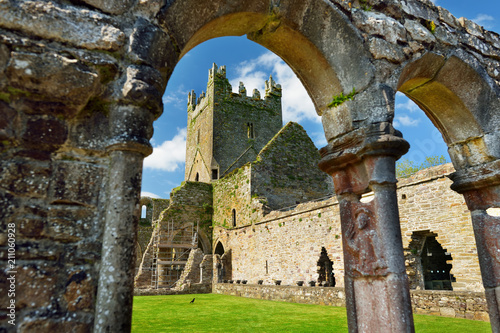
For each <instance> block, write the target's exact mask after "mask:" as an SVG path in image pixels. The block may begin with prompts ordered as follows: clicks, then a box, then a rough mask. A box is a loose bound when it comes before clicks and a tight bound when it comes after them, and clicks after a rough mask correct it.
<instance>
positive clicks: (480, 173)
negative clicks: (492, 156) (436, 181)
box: [448, 160, 500, 194]
mask: <svg viewBox="0 0 500 333" xmlns="http://www.w3.org/2000/svg"><path fill="white" fill-rule="evenodd" d="M448 178H450V179H451V180H452V181H453V184H452V185H451V189H452V190H454V191H456V192H458V193H462V194H464V193H465V192H468V191H471V190H477V189H481V188H485V187H492V186H496V185H500V160H495V161H492V162H489V163H486V164H481V165H478V166H474V167H469V168H466V169H462V170H457V171H455V172H454V173H452V174H451V175H449V176H448Z"/></svg>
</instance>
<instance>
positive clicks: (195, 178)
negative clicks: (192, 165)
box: [194, 173, 200, 182]
mask: <svg viewBox="0 0 500 333" xmlns="http://www.w3.org/2000/svg"><path fill="white" fill-rule="evenodd" d="M194 181H195V182H199V181H200V174H199V173H196V177H194Z"/></svg>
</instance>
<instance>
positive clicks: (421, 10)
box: [401, 0, 438, 22]
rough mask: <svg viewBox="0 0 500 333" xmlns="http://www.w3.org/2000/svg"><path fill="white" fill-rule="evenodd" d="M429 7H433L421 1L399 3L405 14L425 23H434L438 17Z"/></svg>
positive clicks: (405, 0) (406, 0)
mask: <svg viewBox="0 0 500 333" xmlns="http://www.w3.org/2000/svg"><path fill="white" fill-rule="evenodd" d="M431 6H432V7H433V5H432V4H431V3H428V4H427V5H426V4H424V3H423V2H421V1H408V0H404V1H401V8H402V9H403V11H404V12H405V13H406V14H408V15H410V16H414V17H417V18H420V19H424V20H427V21H434V22H436V21H437V19H438V15H437V13H436V12H435V11H434V8H432V7H431Z"/></svg>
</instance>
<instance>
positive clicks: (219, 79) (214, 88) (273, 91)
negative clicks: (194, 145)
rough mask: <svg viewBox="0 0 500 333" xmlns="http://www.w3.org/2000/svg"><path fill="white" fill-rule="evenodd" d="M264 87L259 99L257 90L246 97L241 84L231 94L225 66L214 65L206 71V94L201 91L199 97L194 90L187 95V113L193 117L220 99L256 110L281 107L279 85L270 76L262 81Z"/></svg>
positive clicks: (245, 91) (245, 90)
mask: <svg viewBox="0 0 500 333" xmlns="http://www.w3.org/2000/svg"><path fill="white" fill-rule="evenodd" d="M264 85H265V93H264V98H262V97H261V93H260V91H259V90H258V89H253V91H252V95H251V96H248V95H247V89H246V87H245V84H244V83H243V82H240V83H239V87H238V93H233V92H232V86H231V84H230V83H229V81H228V79H227V78H226V66H220V67H218V66H217V64H215V63H214V64H213V66H212V68H210V69H209V70H208V83H207V93H205V92H204V91H202V92H201V94H200V95H199V96H197V95H196V93H195V92H194V90H191V92H189V93H188V112H193V117H194V116H196V115H197V114H198V113H199V112H201V111H202V110H203V109H204V108H205V107H206V106H207V105H208V104H209V103H210V102H209V101H210V100H212V101H214V103H217V102H219V101H221V99H222V100H224V102H230V103H231V102H234V103H242V104H245V105H248V106H253V107H256V108H258V109H268V108H275V107H276V106H277V105H281V96H282V94H281V85H280V84H278V83H276V82H275V81H274V80H273V77H272V75H270V76H269V79H268V80H266V81H264Z"/></svg>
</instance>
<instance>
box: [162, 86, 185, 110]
mask: <svg viewBox="0 0 500 333" xmlns="http://www.w3.org/2000/svg"><path fill="white" fill-rule="evenodd" d="M187 95H188V91H187V90H185V89H184V86H183V85H180V86H178V87H177V89H176V90H175V91H172V92H169V93H168V94H164V95H163V97H162V101H163V105H164V106H167V105H168V104H172V105H173V106H174V107H178V108H182V107H185V106H186V105H187Z"/></svg>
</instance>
